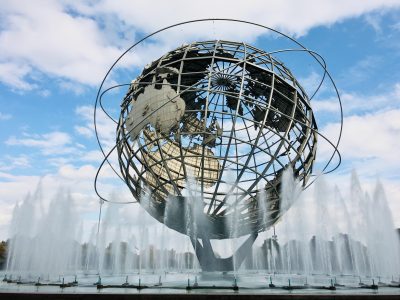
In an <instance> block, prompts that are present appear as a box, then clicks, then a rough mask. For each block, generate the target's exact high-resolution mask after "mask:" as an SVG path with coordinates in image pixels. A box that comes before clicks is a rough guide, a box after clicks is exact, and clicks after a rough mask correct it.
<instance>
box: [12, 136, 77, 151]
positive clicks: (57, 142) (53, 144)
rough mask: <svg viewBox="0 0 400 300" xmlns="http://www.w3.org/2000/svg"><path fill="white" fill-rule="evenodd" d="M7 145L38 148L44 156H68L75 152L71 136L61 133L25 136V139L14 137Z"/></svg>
mask: <svg viewBox="0 0 400 300" xmlns="http://www.w3.org/2000/svg"><path fill="white" fill-rule="evenodd" d="M5 143H6V144H7V145H9V146H25V147H33V148H38V149H40V151H41V152H42V154H43V155H55V154H66V153H71V152H73V150H74V147H72V146H71V143H72V139H71V137H70V135H69V134H67V133H65V132H60V131H53V132H50V133H46V134H42V135H29V134H25V137H24V138H17V137H15V136H12V137H10V138H9V139H8V140H7V141H6V142H5Z"/></svg>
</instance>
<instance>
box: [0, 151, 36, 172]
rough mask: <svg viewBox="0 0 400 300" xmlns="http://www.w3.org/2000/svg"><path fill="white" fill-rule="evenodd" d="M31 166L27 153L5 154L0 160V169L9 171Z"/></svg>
mask: <svg viewBox="0 0 400 300" xmlns="http://www.w3.org/2000/svg"><path fill="white" fill-rule="evenodd" d="M29 167H31V163H30V158H29V157H28V156H27V155H23V154H22V155H16V156H11V155H6V156H5V157H4V159H2V160H0V170H1V171H10V170H13V169H16V168H24V169H25V168H29Z"/></svg>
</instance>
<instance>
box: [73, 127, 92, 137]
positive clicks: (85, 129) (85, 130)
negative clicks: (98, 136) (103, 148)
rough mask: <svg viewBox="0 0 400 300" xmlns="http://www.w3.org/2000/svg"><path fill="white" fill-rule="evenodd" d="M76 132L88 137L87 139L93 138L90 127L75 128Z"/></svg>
mask: <svg viewBox="0 0 400 300" xmlns="http://www.w3.org/2000/svg"><path fill="white" fill-rule="evenodd" d="M74 129H75V131H76V132H77V133H78V134H80V135H82V136H84V137H86V138H91V137H93V130H92V129H90V128H88V127H84V126H74Z"/></svg>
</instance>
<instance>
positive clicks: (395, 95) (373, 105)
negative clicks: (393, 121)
mask: <svg viewBox="0 0 400 300" xmlns="http://www.w3.org/2000/svg"><path fill="white" fill-rule="evenodd" d="M388 91H389V92H387V93H383V94H375V95H370V94H365V95H364V94H361V93H354V92H353V93H346V92H341V93H340V98H341V100H342V104H343V111H344V113H345V115H349V114H352V113H359V114H360V113H365V112H374V111H375V112H376V111H382V110H389V109H393V108H398V107H400V83H396V84H395V85H393V86H391V87H389V89H388ZM313 109H314V110H315V111H317V112H338V110H339V105H338V101H337V98H330V99H325V100H316V101H313Z"/></svg>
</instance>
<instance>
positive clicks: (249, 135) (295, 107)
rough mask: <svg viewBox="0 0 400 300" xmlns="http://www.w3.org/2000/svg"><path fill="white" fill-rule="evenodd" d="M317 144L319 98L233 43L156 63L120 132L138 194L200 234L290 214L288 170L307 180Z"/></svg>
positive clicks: (215, 235) (189, 49) (249, 227)
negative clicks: (284, 208) (286, 208)
mask: <svg viewBox="0 0 400 300" xmlns="http://www.w3.org/2000/svg"><path fill="white" fill-rule="evenodd" d="M316 148H317V125H316V122H315V119H314V115H313V111H312V109H311V105H310V101H309V97H308V96H307V94H306V93H305V91H304V89H303V88H302V87H301V86H300V84H299V82H298V81H297V80H296V78H295V77H294V76H293V74H292V73H291V71H290V70H289V69H288V68H287V67H286V66H285V65H284V64H283V63H282V62H280V61H279V60H277V59H276V58H274V57H273V56H272V55H270V54H269V53H266V52H265V51H263V50H260V49H257V48H256V47H253V46H251V45H248V44H245V43H238V42H231V41H205V42H194V43H191V44H187V45H183V46H181V47H179V48H177V49H175V50H173V51H170V52H168V53H166V54H165V55H163V56H162V57H160V58H159V59H157V60H155V61H153V62H151V63H150V64H148V65H147V66H146V67H145V68H144V70H143V71H142V73H141V75H140V76H138V77H137V78H136V79H135V80H133V81H132V83H131V85H130V87H129V90H128V92H127V94H126V96H125V97H124V99H123V101H122V104H121V114H120V118H119V122H118V128H117V150H118V157H119V163H120V169H121V173H122V177H123V178H124V180H125V182H126V184H127V185H128V187H129V188H130V190H131V192H132V194H133V196H134V197H135V198H136V199H137V200H138V201H139V202H140V203H141V205H142V206H143V207H144V208H145V209H146V210H147V211H148V212H149V213H150V214H151V215H152V216H153V217H155V218H156V219H157V220H159V221H160V222H163V223H165V225H167V226H169V227H170V228H172V229H174V230H177V231H179V232H181V233H184V234H188V235H189V236H192V237H193V236H195V237H196V238H202V237H203V238H207V239H223V238H229V237H234V236H235V237H236V236H242V235H246V234H253V233H257V232H260V231H263V230H265V229H266V228H268V227H270V226H271V225H272V224H274V223H275V222H276V221H277V219H278V218H279V217H280V201H279V199H280V198H279V190H280V185H281V175H282V172H283V171H284V170H285V169H286V168H289V167H290V168H292V169H293V171H294V175H295V176H296V177H297V178H298V180H300V182H301V183H302V184H303V186H305V185H306V183H307V181H308V180H309V177H310V174H311V173H312V168H313V162H314V160H315V156H316ZM262 195H265V197H264V196H262ZM260 206H263V207H264V210H265V211H266V212H267V214H268V218H265V217H263V216H261V214H260V211H261V210H260ZM188 218H189V219H190V222H188ZM232 219H234V220H235V222H236V224H237V226H236V227H235V230H233V229H232V226H229V225H228V224H230V222H231V220H232Z"/></svg>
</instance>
